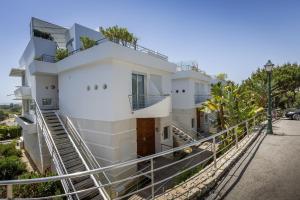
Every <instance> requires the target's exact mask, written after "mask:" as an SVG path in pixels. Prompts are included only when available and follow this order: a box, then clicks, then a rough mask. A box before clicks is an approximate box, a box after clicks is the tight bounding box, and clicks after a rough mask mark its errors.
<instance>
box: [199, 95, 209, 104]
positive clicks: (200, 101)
mask: <svg viewBox="0 0 300 200" xmlns="http://www.w3.org/2000/svg"><path fill="white" fill-rule="evenodd" d="M210 98H211V96H210V95H198V94H197V95H195V104H196V105H197V104H201V103H203V102H205V101H206V100H208V99H210Z"/></svg>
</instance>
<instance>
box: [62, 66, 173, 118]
mask: <svg viewBox="0 0 300 200" xmlns="http://www.w3.org/2000/svg"><path fill="white" fill-rule="evenodd" d="M133 72H134V73H142V74H144V75H145V76H146V77H147V78H146V79H147V83H146V87H147V89H146V91H151V90H150V81H149V80H150V79H149V77H150V76H151V74H156V75H159V76H160V77H161V79H162V86H161V90H162V93H163V94H170V91H171V84H170V82H171V73H167V72H165V71H161V70H156V69H151V68H146V67H142V66H137V65H134V64H130V63H125V62H122V61H115V60H113V61H106V62H102V63H94V64H90V65H86V66H84V67H79V68H74V69H72V70H68V71H64V72H61V73H59V76H58V77H59V91H60V92H59V101H60V102H59V105H60V110H62V111H63V112H65V113H66V114H67V115H69V116H71V117H75V118H82V119H92V120H101V121H118V120H124V119H130V118H133V117H134V116H133V114H132V112H131V107H130V101H129V95H131V89H132V88H131V86H132V80H131V76H132V73H133ZM104 85H106V86H107V88H106V89H103V86H104ZM88 87H89V88H90V90H89V91H88V89H87V88H88ZM95 87H98V89H95ZM153 117H155V116H153Z"/></svg>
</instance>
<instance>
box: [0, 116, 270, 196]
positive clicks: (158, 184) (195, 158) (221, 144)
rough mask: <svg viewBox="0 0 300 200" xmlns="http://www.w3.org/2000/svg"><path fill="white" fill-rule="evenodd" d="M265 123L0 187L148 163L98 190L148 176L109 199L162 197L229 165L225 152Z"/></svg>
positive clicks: (249, 123)
mask: <svg viewBox="0 0 300 200" xmlns="http://www.w3.org/2000/svg"><path fill="white" fill-rule="evenodd" d="M265 120H266V114H265V112H262V113H259V114H257V115H256V116H254V117H252V118H249V119H248V120H245V121H243V122H241V123H239V124H237V125H235V126H232V127H230V128H227V129H225V130H223V131H221V132H219V133H217V134H214V135H211V136H209V137H206V138H203V139H200V140H198V141H195V142H192V143H189V144H187V145H183V146H180V147H177V148H171V149H168V150H166V151H163V152H160V153H156V154H153V155H150V156H146V157H142V158H138V159H134V160H130V161H126V162H122V163H118V164H113V165H110V166H107V167H102V168H98V169H93V170H88V171H82V172H77V173H72V174H66V175H58V176H52V177H45V178H34V179H21V180H4V181H0V186H1V185H2V186H8V187H10V188H12V185H22V184H33V183H43V182H50V181H59V180H66V179H70V178H75V177H82V176H87V175H91V174H98V173H107V172H115V171H119V170H124V169H128V168H130V167H131V166H134V165H138V164H139V163H141V162H149V163H150V167H149V168H147V169H146V170H145V171H143V172H142V173H138V174H134V175H132V174H128V176H127V177H123V176H122V177H121V178H119V179H116V180H114V181H112V182H110V183H106V184H103V185H100V186H99V187H101V188H107V187H112V188H116V186H120V185H122V184H124V183H126V182H128V181H130V180H136V179H137V178H139V177H145V176H148V177H151V182H150V183H149V184H148V185H144V186H142V187H138V188H137V189H136V190H134V191H131V192H129V193H126V194H120V193H116V195H115V196H111V199H124V198H128V197H130V196H132V195H140V196H143V197H144V198H145V199H154V198H155V197H156V196H157V195H163V194H164V193H165V191H167V190H168V189H170V188H172V187H174V186H175V185H178V184H179V183H178V177H180V175H182V174H184V173H185V172H187V171H189V170H197V173H198V175H200V174H202V173H204V172H206V170H207V167H210V168H209V169H212V170H215V171H217V170H220V169H221V168H222V167H223V166H224V164H226V163H224V162H223V161H224V159H226V160H228V161H230V159H231V157H232V156H233V155H234V154H233V155H231V154H227V152H229V151H231V150H232V151H234V150H239V149H241V148H244V146H246V145H248V143H247V141H249V140H251V138H252V139H253V138H254V137H255V136H256V135H257V134H259V133H260V132H259V130H261V128H263V127H264V122H265ZM253 133H255V134H253ZM204 144H205V145H204ZM186 149H192V150H193V151H192V153H189V154H187V155H186V156H183V157H180V158H174V159H173V160H171V162H167V163H166V162H160V160H163V161H166V157H175V155H176V154H181V155H182V152H185V150H186ZM194 150H195V151H194ZM207 176H214V173H208V175H207ZM204 181H205V180H204ZM195 187H196V186H195ZM95 188H98V187H91V188H88V189H84V190H80V191H76V192H68V193H65V194H60V195H55V194H53V195H52V196H43V197H36V198H30V199H53V198H57V197H65V196H70V195H74V194H78V193H82V192H86V191H92V190H94V189H95Z"/></svg>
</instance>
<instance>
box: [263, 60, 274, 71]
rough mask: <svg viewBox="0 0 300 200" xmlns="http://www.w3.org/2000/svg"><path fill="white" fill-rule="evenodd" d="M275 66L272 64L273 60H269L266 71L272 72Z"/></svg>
mask: <svg viewBox="0 0 300 200" xmlns="http://www.w3.org/2000/svg"><path fill="white" fill-rule="evenodd" d="M273 66H274V64H273V63H272V62H271V60H268V62H267V63H266V64H265V69H266V71H267V72H271V71H272V68H273Z"/></svg>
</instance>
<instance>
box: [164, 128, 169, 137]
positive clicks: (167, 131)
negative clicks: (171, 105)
mask: <svg viewBox="0 0 300 200" xmlns="http://www.w3.org/2000/svg"><path fill="white" fill-rule="evenodd" d="M169 135H170V126H165V127H164V140H167V139H169Z"/></svg>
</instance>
